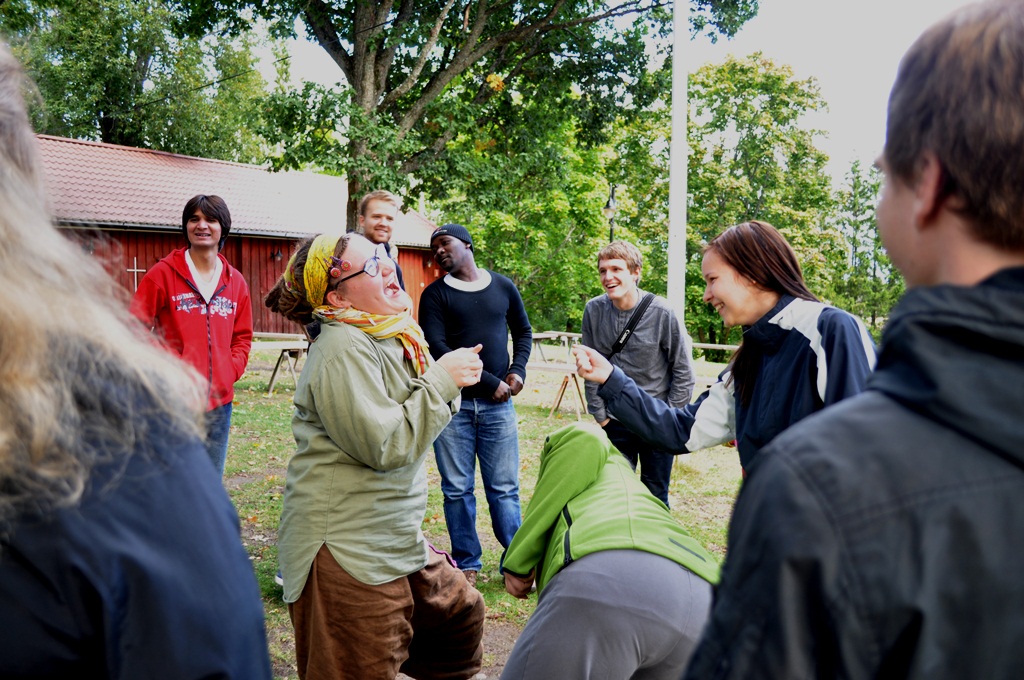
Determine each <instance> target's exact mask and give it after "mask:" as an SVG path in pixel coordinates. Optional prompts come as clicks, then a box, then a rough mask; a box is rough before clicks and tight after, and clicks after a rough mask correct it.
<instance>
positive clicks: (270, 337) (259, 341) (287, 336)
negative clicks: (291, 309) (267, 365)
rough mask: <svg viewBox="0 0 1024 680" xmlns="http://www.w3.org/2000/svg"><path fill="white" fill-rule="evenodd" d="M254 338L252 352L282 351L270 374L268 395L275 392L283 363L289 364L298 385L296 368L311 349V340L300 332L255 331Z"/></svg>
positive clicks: (289, 369)
mask: <svg viewBox="0 0 1024 680" xmlns="http://www.w3.org/2000/svg"><path fill="white" fill-rule="evenodd" d="M253 340H254V341H255V342H253V343H252V349H251V351H252V352H275V351H277V352H280V354H278V356H277V363H276V364H274V370H273V372H272V373H271V374H270V383H269V384H268V385H267V396H270V395H272V394H273V393H274V383H275V382H277V374H278V371H280V370H281V364H282V363H284V364H286V365H287V366H288V371H289V372H290V373H291V374H292V380H293V381H295V384H296V385H298V383H299V378H298V376H297V375H296V374H295V369H296V367H297V366H298V364H299V359H300V358H302V355H303V353H305V352H306V351H307V350H308V349H309V340H307V339H306V336H304V335H299V334H298V333H254V334H253Z"/></svg>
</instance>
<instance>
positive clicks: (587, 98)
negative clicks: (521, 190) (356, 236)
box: [177, 0, 757, 225]
mask: <svg viewBox="0 0 1024 680" xmlns="http://www.w3.org/2000/svg"><path fill="white" fill-rule="evenodd" d="M667 4H668V3H667V0H618V1H617V2H610V3H603V2H595V1H593V0H526V1H525V2H517V3H510V2H497V3H491V2H489V1H488V0H476V1H470V0H464V1H463V2H461V3H458V4H457V3H456V2H455V0H443V1H441V2H420V3H417V2H415V1H414V0H400V2H398V3H396V2H394V0H378V1H373V0H355V1H353V2H346V3H329V2H326V1H325V0H303V1H302V2H297V1H296V0H177V5H178V7H179V8H180V9H181V10H182V12H183V15H184V19H183V24H182V25H183V28H184V29H185V30H187V31H188V32H189V33H191V34H193V35H202V34H205V33H207V32H209V31H211V30H215V29H216V27H217V26H218V25H221V24H222V23H223V24H224V25H227V26H228V27H229V28H230V29H231V30H235V31H238V30H241V29H243V28H244V27H245V26H246V24H247V22H248V21H249V20H250V19H249V18H248V17H258V18H262V19H265V20H267V21H269V22H271V24H272V25H273V26H274V27H275V29H276V30H277V31H278V33H279V34H280V35H290V34H291V33H292V32H293V31H294V26H295V21H296V19H300V20H301V22H302V24H303V25H304V27H305V30H306V32H307V33H308V34H309V35H310V36H312V37H313V38H314V39H315V40H316V41H317V42H318V43H319V44H320V45H321V46H322V47H323V48H324V50H326V51H327V53H328V54H329V55H330V56H331V58H332V59H333V60H334V61H335V63H336V64H337V65H338V68H339V69H340V70H341V72H342V73H343V74H344V76H345V80H346V81H347V83H348V86H349V89H348V90H347V91H345V92H342V93H339V92H332V91H330V90H327V89H325V88H317V87H313V86H306V87H305V88H304V89H303V90H301V91H299V92H293V93H291V95H290V96H287V97H286V96H279V97H277V98H276V100H275V104H276V105H277V106H278V107H280V109H281V110H278V111H275V112H274V113H273V114H272V115H271V116H269V119H268V125H267V127H266V128H265V130H266V131H268V132H270V131H276V132H277V133H278V137H279V138H280V139H281V140H282V146H283V147H284V153H283V155H282V158H281V160H280V162H279V164H281V165H286V166H287V165H294V164H299V163H304V162H308V161H310V160H312V159H318V161H319V162H320V163H323V164H324V165H323V166H322V167H325V168H326V169H328V170H330V171H334V172H344V173H346V174H347V175H348V177H349V224H350V225H351V224H353V223H354V218H355V201H356V200H357V199H358V197H359V195H360V194H361V193H363V192H364V191H365V190H366V189H368V188H370V187H379V186H386V187H389V188H392V189H393V190H397V191H400V192H402V193H405V191H404V190H405V189H407V188H408V186H409V183H408V182H409V180H408V177H409V175H410V173H412V174H414V175H415V176H416V177H417V178H421V177H423V176H424V175H430V174H432V173H431V172H430V171H429V170H428V166H430V165H431V164H433V163H434V162H435V161H437V160H438V159H439V158H440V157H441V156H443V155H444V153H445V152H446V150H447V149H448V148H449V145H450V144H451V143H452V142H454V141H455V140H456V138H457V137H458V136H459V135H460V134H463V133H466V132H467V131H470V130H472V128H473V127H475V126H476V125H478V124H479V123H480V121H482V120H485V119H487V118H488V117H489V116H490V115H491V113H492V109H491V107H490V106H489V104H490V102H491V100H492V99H493V98H494V96H495V94H496V93H500V92H502V91H503V90H506V89H509V88H518V89H520V90H522V89H524V88H525V87H526V86H527V85H528V84H529V83H534V84H536V86H537V88H538V89H540V90H543V89H544V88H548V91H549V92H554V93H555V96H556V97H560V96H561V93H562V91H563V90H561V89H559V88H561V87H562V85H563V84H564V83H565V82H566V81H567V80H570V79H571V80H572V81H573V82H574V83H575V84H576V85H577V87H578V88H579V91H580V92H581V93H582V95H583V96H581V97H580V98H579V99H578V100H577V101H576V102H575V104H574V108H575V111H576V114H577V116H578V118H579V120H580V121H582V122H583V125H581V127H580V129H579V130H578V132H577V138H578V139H579V141H585V142H587V141H589V142H599V141H601V138H602V131H603V130H604V129H605V127H606V126H607V124H609V123H610V122H611V121H612V120H613V119H614V115H615V109H616V107H617V106H618V105H619V104H621V103H623V102H624V101H625V99H626V97H627V96H628V95H629V94H630V93H629V92H628V88H627V87H624V83H625V84H626V85H628V84H630V83H634V82H637V81H638V80H640V78H641V76H642V74H643V73H644V71H645V70H646V66H647V52H646V50H645V47H644V41H643V40H642V39H640V36H642V35H643V34H645V33H647V30H648V29H649V30H650V31H652V32H654V33H663V31H664V28H665V26H666V25H667V22H668V19H669V15H668V13H667V11H666V10H665V7H666V6H667ZM694 6H695V8H696V10H697V11H696V13H695V19H694V21H693V29H694V30H699V31H704V32H709V33H712V34H718V33H721V34H724V35H732V34H733V33H735V31H736V30H738V28H739V27H740V26H741V25H742V24H743V22H745V21H746V20H747V19H749V18H750V17H751V16H753V15H754V14H755V13H756V10H757V0H695V1H694ZM630 21H632V22H633V23H632V25H631V26H630V27H628V28H625V29H624V26H627V25H628V22H630ZM645 26H646V27H645ZM637 95H638V96H642V94H641V93H637ZM307 108H308V109H309V110H310V111H311V112H312V115H310V116H303V115H302V114H303V112H304V111H305V110H307ZM282 110H283V111H282ZM345 121H347V123H346V122H345ZM435 176H436V175H435Z"/></svg>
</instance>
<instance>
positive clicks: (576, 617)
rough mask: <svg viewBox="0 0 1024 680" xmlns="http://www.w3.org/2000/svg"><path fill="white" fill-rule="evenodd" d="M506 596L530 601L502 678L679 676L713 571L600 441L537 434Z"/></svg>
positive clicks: (596, 434)
mask: <svg viewBox="0 0 1024 680" xmlns="http://www.w3.org/2000/svg"><path fill="white" fill-rule="evenodd" d="M502 571H503V573H504V575H505V588H506V590H508V592H509V593H511V594H512V595H514V596H516V597H519V598H525V597H528V596H529V594H530V592H531V590H532V588H533V585H534V582H536V586H537V592H538V596H539V602H538V604H537V609H536V611H535V612H534V614H533V616H532V617H531V618H530V621H529V623H527V625H526V629H525V630H524V631H523V634H522V635H521V636H520V637H519V639H518V640H517V641H516V644H515V647H514V649H513V650H512V655H511V656H510V657H509V660H508V663H507V664H506V666H505V670H504V672H503V673H502V676H501V677H502V679H503V680H512V679H514V678H536V677H557V678H563V679H572V678H589V677H593V673H595V672H598V671H599V672H600V676H601V677H604V678H623V680H625V679H627V678H644V679H655V678H658V679H660V678H672V679H673V680H675V679H677V678H679V677H680V676H681V675H682V673H683V671H684V670H685V668H686V664H687V662H688V661H689V659H690V656H691V654H692V653H693V650H694V648H695V647H696V644H697V641H698V639H699V638H700V634H701V631H702V630H703V628H704V623H705V621H706V620H707V617H708V612H709V609H710V606H711V586H712V584H714V583H716V582H717V581H718V563H717V561H716V560H715V559H714V558H713V557H712V556H711V555H710V554H708V552H707V551H706V550H705V549H704V548H703V547H702V546H701V545H700V544H699V543H698V542H697V541H695V540H694V539H693V538H691V537H690V536H688V535H687V534H686V532H685V531H684V530H683V528H682V527H681V526H679V524H678V523H677V522H676V521H675V519H674V518H673V517H672V515H671V514H670V513H669V510H668V507H666V506H665V504H664V503H662V502H661V501H659V500H658V499H657V498H655V497H654V496H653V495H652V494H651V492H650V491H648V490H647V488H646V487H645V486H644V485H643V483H641V482H640V480H639V479H637V478H636V475H635V474H634V473H633V470H632V469H631V468H630V466H629V463H628V462H627V461H626V459H625V458H623V457H622V455H621V454H619V452H618V451H617V450H616V449H615V448H614V447H613V446H612V445H611V442H610V441H609V440H608V438H607V436H605V434H604V433H603V432H601V431H600V430H599V429H597V428H596V427H595V426H592V425H570V426H568V427H565V428H562V429H561V430H559V431H558V432H555V433H554V434H552V435H551V436H550V437H548V440H547V442H546V443H545V445H544V450H543V451H542V452H541V460H540V472H539V474H538V477H537V486H536V488H535V489H534V494H533V498H532V499H531V501H530V505H529V507H528V508H527V509H526V515H525V517H524V518H523V524H522V526H521V527H520V528H519V531H517V532H516V535H515V537H514V538H513V539H512V543H511V544H510V545H509V547H508V549H507V550H506V551H505V554H504V556H503V559H502Z"/></svg>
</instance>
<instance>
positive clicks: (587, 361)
mask: <svg viewBox="0 0 1024 680" xmlns="http://www.w3.org/2000/svg"><path fill="white" fill-rule="evenodd" d="M572 353H573V356H575V357H576V373H578V374H579V376H580V377H581V378H583V379H584V380H589V381H591V382H596V383H600V384H602V385H603V384H604V382H605V381H606V380H608V376H610V375H611V374H612V365H611V362H609V361H608V360H607V359H605V358H604V356H602V355H601V353H600V352H598V351H597V350H596V349H593V348H591V347H587V346H586V345H576V346H575V347H573V348H572Z"/></svg>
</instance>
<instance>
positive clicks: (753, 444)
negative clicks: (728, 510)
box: [598, 295, 875, 467]
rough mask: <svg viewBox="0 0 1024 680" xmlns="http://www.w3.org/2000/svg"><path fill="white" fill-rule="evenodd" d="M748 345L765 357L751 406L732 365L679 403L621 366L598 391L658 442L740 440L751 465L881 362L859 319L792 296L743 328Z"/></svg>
mask: <svg viewBox="0 0 1024 680" xmlns="http://www.w3.org/2000/svg"><path fill="white" fill-rule="evenodd" d="M743 347H744V350H743V351H744V352H750V351H753V352H757V353H758V354H759V355H760V362H761V369H760V371H758V373H757V382H756V384H755V385H754V391H753V396H752V397H751V399H750V404H748V405H746V406H744V405H743V404H741V403H740V402H739V399H738V397H737V396H736V393H735V392H736V391H735V384H734V381H733V380H730V377H731V372H730V370H729V369H728V368H727V369H726V370H725V371H723V372H722V373H721V375H719V376H718V382H716V383H715V384H714V385H712V386H711V388H710V389H708V390H707V391H706V392H704V394H702V395H700V397H698V398H697V400H696V401H695V402H693V403H692V404H690V405H688V406H686V407H685V408H681V409H677V408H672V407H670V406H668V405H667V404H666V403H665V402H663V401H659V400H657V399H652V398H651V397H649V396H648V395H647V394H646V393H645V392H644V391H643V390H641V389H638V388H637V386H636V384H635V383H634V382H633V381H632V380H631V379H630V378H629V377H628V376H626V374H625V373H623V372H622V371H621V370H620V369H618V368H616V369H614V370H613V371H612V374H611V376H610V377H609V378H608V380H607V381H606V382H605V383H604V385H602V386H601V388H600V389H599V390H598V394H599V395H600V396H601V398H603V399H604V401H605V404H606V406H607V409H608V412H609V413H610V414H611V415H612V416H614V417H615V418H616V419H617V420H619V421H620V422H621V423H622V424H624V425H625V426H626V427H628V428H629V429H630V430H632V431H633V432H635V433H636V434H637V435H639V436H640V437H643V438H644V439H646V440H647V441H649V442H650V443H651V444H653V445H655V446H657V447H658V448H661V449H665V450H667V451H697V450H699V449H703V448H707V447H709V446H714V445H716V444H722V443H724V442H728V441H732V440H733V439H735V440H736V442H737V448H738V450H739V454H740V463H741V464H742V465H743V467H747V466H748V465H749V464H750V462H751V461H752V460H753V459H754V456H756V455H757V453H758V452H759V451H760V450H761V449H762V448H763V447H764V446H765V445H766V444H768V442H770V441H771V440H772V439H774V438H775V435H777V434H779V433H780V432H782V431H783V430H785V429H786V428H787V427H789V426H790V425H792V424H793V423H795V422H797V421H799V420H802V419H803V418H805V417H807V416H808V415H810V414H812V413H814V412H816V411H819V410H821V409H823V408H825V407H826V406H828V405H830V404H834V403H836V402H837V401H840V400H841V399H845V398H846V397H849V396H852V395H854V394H858V393H859V392H861V391H862V390H863V389H864V384H865V382H866V380H867V377H868V375H869V374H870V373H871V371H872V370H873V368H874V365H875V348H874V343H872V341H871V336H870V335H869V334H868V332H867V329H865V328H864V324H862V323H861V322H860V321H859V320H858V319H857V318H856V317H854V316H853V315H851V314H849V313H847V312H844V311H843V310H841V309H837V308H835V307H830V306H828V305H825V304H822V303H820V302H812V301H810V300H800V299H797V298H794V297H792V296H789V295H783V296H782V297H781V298H780V300H779V302H778V304H776V305H775V307H773V308H772V310H771V311H769V312H768V313H767V314H765V315H764V316H763V317H761V319H759V320H758V322H757V323H755V324H754V325H753V326H749V327H747V328H745V329H744V331H743Z"/></svg>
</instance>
